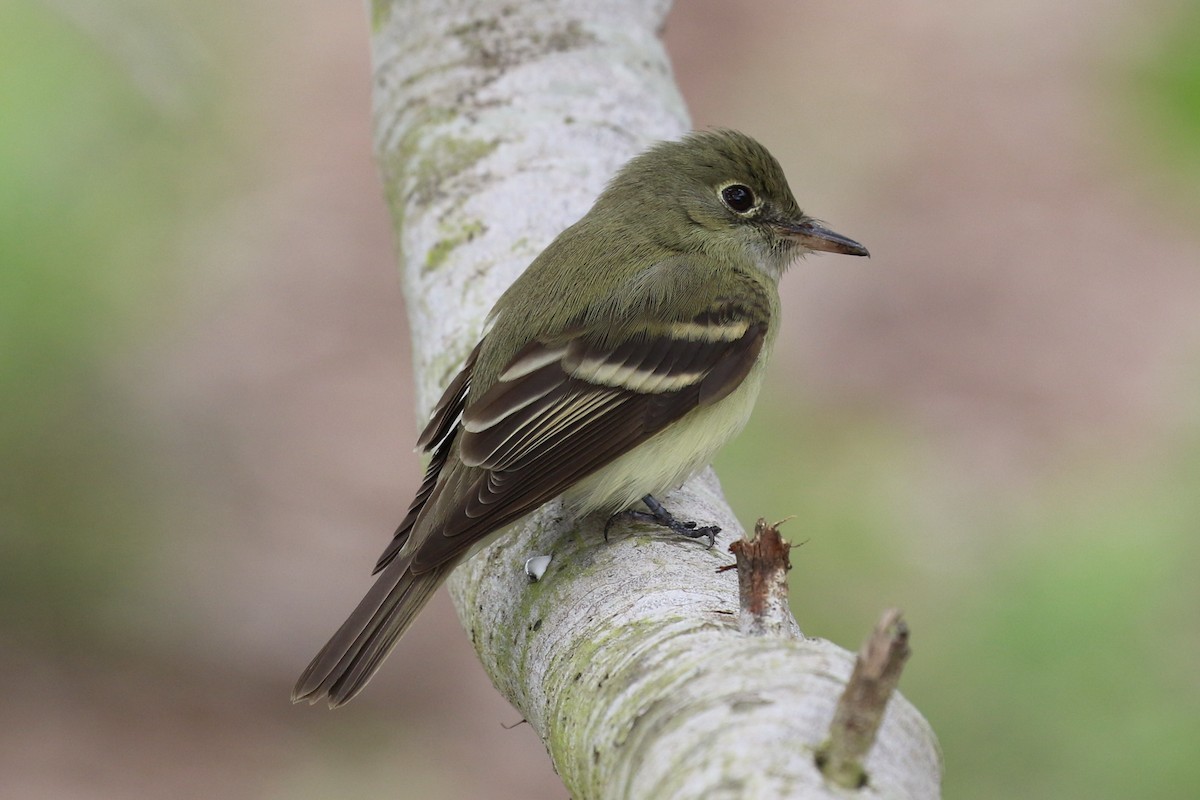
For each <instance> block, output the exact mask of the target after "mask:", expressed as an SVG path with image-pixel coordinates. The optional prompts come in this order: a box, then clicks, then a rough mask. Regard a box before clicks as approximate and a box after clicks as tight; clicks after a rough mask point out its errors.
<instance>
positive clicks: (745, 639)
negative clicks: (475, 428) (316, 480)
mask: <svg viewBox="0 0 1200 800" xmlns="http://www.w3.org/2000/svg"><path fill="white" fill-rule="evenodd" d="M668 7H669V2H668V1H667V0H640V1H639V0H605V2H596V0H562V1H561V2H550V1H549V0H541V1H539V2H530V1H525V2H519V3H514V2H508V3H504V2H482V1H480V2H447V1H446V0H411V1H410V2H405V3H398V2H384V1H383V0H376V2H374V3H373V5H372V20H373V27H374V37H373V52H374V62H375V109H376V110H375V131H376V141H377V147H378V151H379V158H380V162H381V166H382V169H383V172H384V180H385V184H386V186H387V190H388V194H389V199H390V201H391V207H392V210H393V215H394V219H395V222H396V231H397V236H398V238H399V242H400V246H399V250H400V254H399V257H400V263H401V266H402V270H403V275H404V278H403V280H404V287H405V292H406V296H407V298H408V304H409V318H410V320H411V323H412V334H413V336H412V340H413V354H414V355H413V363H414V371H415V373H416V389H417V395H418V406H419V407H420V408H423V409H428V408H430V407H431V405H432V404H433V402H434V401H435V400H436V398H437V397H438V395H439V394H440V392H441V390H442V387H443V386H444V384H445V382H446V381H447V380H448V379H449V377H450V376H451V375H452V374H453V372H454V371H455V370H456V369H457V367H458V365H459V364H460V363H461V361H462V359H463V357H464V356H465V355H466V353H467V352H468V351H469V349H470V348H471V347H472V346H473V344H474V343H475V341H476V340H477V338H478V336H479V333H480V330H481V325H482V321H483V318H484V316H485V314H486V312H487V311H488V309H489V308H490V307H491V305H492V303H493V302H494V301H495V299H496V298H497V297H498V296H499V295H500V293H501V292H502V291H503V289H504V288H505V287H506V286H507V285H508V284H509V283H510V282H511V281H512V280H513V279H514V278H515V277H516V276H517V275H518V274H519V273H520V271H521V270H522V269H523V268H524V267H525V266H526V265H527V264H528V263H529V261H530V260H532V258H533V256H534V255H536V254H537V252H538V251H539V250H540V249H541V248H542V247H544V246H545V245H546V244H547V243H548V242H549V241H550V240H551V239H552V238H553V237H554V235H555V234H557V233H558V232H559V231H560V230H562V229H563V228H564V227H566V226H567V225H568V224H570V223H571V222H573V221H575V220H576V219H577V218H579V217H580V216H581V215H582V214H583V213H585V212H586V211H587V209H588V207H589V206H590V204H591V202H592V200H593V199H594V198H595V196H596V195H597V194H598V193H599V191H600V189H601V188H602V187H603V185H604V182H605V181H606V180H607V179H608V177H609V176H611V175H612V173H613V172H614V171H615V170H616V169H617V168H618V167H619V166H620V165H621V164H622V163H624V162H625V161H626V160H627V159H628V158H629V157H631V156H633V155H634V154H636V153H637V152H639V151H640V150H641V149H642V148H643V147H645V146H646V145H647V144H649V143H650V142H652V141H655V140H659V139H666V138H675V137H677V136H678V135H679V134H681V133H683V132H684V131H685V130H686V129H687V127H688V120H687V114H686V111H685V109H684V106H683V102H682V100H681V98H680V96H679V94H678V91H677V89H676V88H675V85H674V82H673V79H672V77H671V74H670V68H669V66H668V63H667V59H666V55H665V52H664V51H663V48H662V45H661V43H660V42H659V41H658V39H657V36H656V32H657V30H658V28H659V27H660V26H661V24H662V20H663V17H664V15H665V14H666V11H667V9H668ZM667 502H668V503H669V507H670V508H671V509H672V510H673V511H674V512H675V513H677V514H678V515H680V516H681V517H683V518H686V519H696V520H700V521H702V522H703V523H712V522H715V523H717V524H719V525H720V526H721V527H722V528H723V533H722V534H721V536H720V537H719V538H718V541H717V545H716V547H714V548H713V549H712V550H705V549H704V548H703V546H702V545H700V544H698V543H696V542H691V541H681V540H677V539H674V538H672V537H671V536H670V535H659V534H655V533H653V532H650V531H646V530H639V531H634V532H631V530H630V529H629V528H628V527H623V526H616V527H614V532H615V535H614V537H613V540H612V541H611V542H609V543H607V544H606V543H605V542H604V540H603V536H602V528H603V520H599V519H585V520H582V521H574V520H570V519H565V518H564V517H563V515H562V514H561V509H560V506H559V505H558V504H557V503H551V504H549V505H548V506H546V507H544V508H543V509H541V510H540V511H538V512H536V513H535V514H533V515H531V517H530V518H529V519H528V520H527V521H526V522H525V523H524V524H522V525H519V526H517V529H516V530H514V532H513V533H512V534H511V535H509V536H505V537H502V538H501V539H500V540H499V541H497V542H496V543H495V544H494V545H492V546H490V547H488V548H487V549H485V550H484V551H482V552H481V553H479V554H478V555H477V556H476V557H475V558H473V559H472V560H470V561H469V562H468V563H467V564H465V565H464V566H463V567H461V568H460V569H459V570H458V571H457V572H456V573H455V574H454V576H453V578H452V579H451V582H450V585H451V592H452V594H453V597H454V601H455V604H456V606H457V608H458V610H459V615H460V617H461V619H462V622H463V625H464V626H465V627H466V628H467V630H469V631H470V632H471V638H472V641H473V642H474V644H475V647H476V650H477V651H478V653H479V656H480V660H481V661H482V662H483V665H484V667H485V668H486V669H487V671H488V674H489V675H490V676H491V678H492V681H493V683H494V684H495V685H496V687H497V688H498V689H499V690H500V691H501V692H502V693H503V694H504V695H505V697H507V698H508V699H509V700H510V701H511V702H512V703H513V705H515V706H516V707H517V708H518V709H519V710H520V711H521V713H522V714H524V715H525V718H526V719H527V720H529V722H530V724H531V725H532V726H533V727H534V729H535V730H536V731H537V732H538V734H539V735H540V736H541V737H542V738H543V740H544V741H545V742H546V747H547V750H548V752H549V754H550V756H551V758H552V759H553V761H554V765H555V768H556V769H557V770H558V772H559V774H560V775H561V776H562V777H563V780H564V781H565V783H566V785H567V787H568V789H569V790H570V792H571V795H572V797H574V798H576V800H587V799H588V798H698V797H705V798H725V797H730V798H732V797H746V798H770V797H844V796H847V795H848V794H852V793H850V792H846V791H843V790H838V789H835V788H833V787H830V786H828V785H826V783H825V782H824V781H823V780H822V778H821V775H820V773H819V772H818V771H817V769H816V767H815V766H814V762H813V753H814V751H815V749H816V748H817V747H818V746H819V745H820V744H821V742H822V741H823V740H824V739H825V737H826V735H827V733H828V729H829V723H830V720H831V719H832V716H833V711H834V706H835V704H836V702H837V698H838V695H839V693H840V691H841V689H842V687H843V685H844V683H845V680H846V678H847V677H848V676H849V674H850V671H851V669H852V666H853V662H854V657H853V655H852V654H850V653H848V652H846V651H844V650H842V649H840V648H838V647H836V646H834V645H832V644H829V643H827V642H823V641H820V640H815V639H805V638H804V637H803V636H800V635H794V636H788V635H780V636H774V637H770V636H762V637H754V636H747V635H744V634H742V633H741V632H739V628H738V589H737V577H736V575H735V573H734V572H732V571H728V572H723V573H718V572H717V568H718V567H720V566H722V565H724V564H727V563H730V562H731V561H732V559H731V557H730V556H729V555H728V551H727V549H728V546H729V544H730V542H731V541H733V540H734V539H736V538H738V537H740V535H741V528H740V526H739V525H738V523H737V521H736V520H735V519H734V518H733V517H732V514H731V512H730V510H729V508H728V506H727V505H726V504H725V502H724V501H723V499H722V498H721V495H720V488H719V486H718V484H717V481H716V477H715V476H714V475H713V474H712V472H711V471H708V472H706V473H705V474H704V475H702V476H700V477H698V478H697V479H695V480H693V481H691V482H690V483H689V484H688V485H687V486H686V487H685V488H684V489H682V490H680V491H679V492H676V493H673V494H671V495H669V496H668V497H667ZM545 553H552V554H553V561H552V562H551V564H550V566H549V568H548V570H547V571H546V574H545V576H544V577H543V579H542V580H541V581H539V582H537V583H534V582H531V581H530V579H529V578H528V577H526V575H525V574H524V572H523V570H522V566H523V564H524V563H525V561H526V559H527V558H528V557H529V556H532V555H538V554H545ZM787 627H788V626H783V629H785V630H786V629H787ZM866 769H867V772H868V774H869V778H870V785H869V786H868V788H867V789H864V790H863V791H862V794H866V795H869V796H878V797H912V798H929V797H936V796H937V795H938V787H939V781H940V757H939V754H938V750H937V745H936V741H935V739H934V737H933V734H932V732H931V731H930V729H929V727H928V725H927V723H926V722H925V721H924V719H923V718H922V717H921V716H920V714H919V713H918V712H917V711H916V710H915V709H914V708H913V707H912V706H911V705H910V704H909V703H908V702H907V701H906V700H904V699H903V698H902V697H898V696H897V697H896V698H895V699H894V700H893V702H892V704H891V705H890V707H889V710H888V713H887V716H886V719H885V721H884V724H883V726H882V728H881V730H880V734H879V738H878V740H877V742H876V744H875V746H874V748H873V749H872V751H871V753H870V756H869V757H868V759H867V762H866Z"/></svg>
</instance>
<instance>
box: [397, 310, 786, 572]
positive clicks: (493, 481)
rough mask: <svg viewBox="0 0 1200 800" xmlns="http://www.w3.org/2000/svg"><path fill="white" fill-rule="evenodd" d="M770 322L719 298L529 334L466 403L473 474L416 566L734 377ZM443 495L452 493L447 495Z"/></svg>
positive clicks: (506, 517) (719, 390) (750, 361)
mask: <svg viewBox="0 0 1200 800" xmlns="http://www.w3.org/2000/svg"><path fill="white" fill-rule="evenodd" d="M766 328H767V322H766V320H765V319H762V318H761V317H760V316H758V315H756V314H754V313H752V312H751V311H750V310H748V309H747V308H745V307H743V305H742V304H740V303H737V302H734V301H730V300H724V299H722V300H719V301H717V302H715V303H714V304H712V305H711V306H710V307H709V308H708V309H706V310H704V311H702V312H701V313H699V314H697V315H695V316H694V317H692V318H690V319H686V320H681V321H674V322H650V321H647V322H646V323H645V324H644V325H642V326H638V325H634V326H630V329H631V330H633V331H634V332H633V333H630V334H628V335H627V336H625V337H624V338H620V339H618V340H617V341H615V342H614V341H611V339H612V336H611V335H610V334H608V333H607V332H595V333H592V332H588V331H582V330H580V331H575V332H572V333H568V334H564V335H563V336H561V337H556V338H555V339H554V340H552V341H534V342H531V343H530V344H529V345H527V346H526V347H525V348H524V349H522V350H521V351H520V352H519V353H518V354H517V355H516V356H515V357H514V358H513V359H512V361H511V362H510V363H509V364H508V365H507V366H506V367H505V369H504V370H502V371H501V373H500V375H499V378H498V379H497V381H496V383H495V384H494V385H493V386H492V387H491V388H490V389H489V390H488V391H487V392H485V393H484V394H483V395H482V396H480V397H478V398H475V399H472V400H471V402H470V403H469V405H467V406H466V407H465V409H464V410H463V416H462V429H461V431H462V432H461V439H460V448H461V450H460V456H461V459H462V462H463V464H464V466H466V467H470V468H475V471H474V474H475V475H477V477H475V478H474V480H473V482H471V483H470V484H469V485H466V486H463V487H462V488H461V490H460V491H458V492H456V494H457V497H456V498H454V502H455V503H456V504H457V505H456V506H455V507H454V508H452V509H447V510H446V511H445V512H443V513H442V514H440V516H441V517H442V520H443V522H442V524H441V525H440V526H439V528H440V530H439V532H438V535H436V536H432V537H431V538H430V540H429V541H426V542H423V543H422V544H421V547H420V548H419V550H418V552H417V553H415V554H414V557H413V562H412V569H414V570H417V571H420V570H424V569H429V568H432V567H433V566H436V565H437V564H440V563H443V562H445V561H447V560H449V559H451V558H454V557H456V556H458V555H461V554H462V553H463V552H464V551H465V550H466V549H468V548H469V547H470V546H471V544H473V543H474V542H475V541H477V540H478V539H479V538H480V537H482V536H484V535H486V534H487V533H489V532H491V531H493V530H496V529H497V528H499V527H501V526H503V525H506V524H508V523H509V522H512V521H514V520H516V519H518V518H520V517H521V516H523V515H524V514H526V513H528V512H529V511H531V510H533V509H534V508H537V507H538V506H539V505H541V504H542V503H545V502H546V501H548V500H550V499H552V498H553V497H555V496H557V495H559V494H561V493H562V492H563V491H565V490H566V489H567V488H569V487H570V486H571V485H572V484H574V483H575V482H576V481H578V480H580V479H581V478H583V477H585V476H587V475H588V474H590V473H592V472H594V471H596V470H597V469H599V468H600V467H603V466H604V465H606V464H608V463H609V462H611V461H613V460H614V459H616V458H617V457H618V456H620V455H622V454H624V453H626V452H628V451H629V450H631V449H632V448H634V447H636V446H637V445H639V444H641V443H642V442H644V441H645V440H647V439H648V438H650V437H651V436H653V435H654V434H656V433H658V432H659V431H661V430H662V429H663V428H665V427H666V426H667V425H669V424H670V423H672V422H674V421H676V420H678V419H679V418H681V417H683V416H684V415H685V414H687V413H688V412H689V411H691V410H693V409H695V408H698V407H701V406H704V405H708V404H710V403H714V402H716V401H718V400H720V399H722V398H723V397H725V396H726V395H728V394H729V393H730V392H732V391H733V390H734V389H736V388H737V386H738V385H739V384H741V382H742V380H744V379H745V377H746V375H747V373H749V371H750V369H751V367H752V366H753V365H754V362H755V360H756V359H757V358H758V354H759V351H760V350H761V348H762V345H763V340H764V337H765V335H766ZM447 499H449V498H447Z"/></svg>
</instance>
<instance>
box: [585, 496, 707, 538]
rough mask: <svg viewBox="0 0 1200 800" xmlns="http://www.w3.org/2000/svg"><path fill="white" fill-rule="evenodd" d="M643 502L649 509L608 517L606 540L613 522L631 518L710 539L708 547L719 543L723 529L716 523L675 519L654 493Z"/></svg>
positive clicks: (605, 526)
mask: <svg viewBox="0 0 1200 800" xmlns="http://www.w3.org/2000/svg"><path fill="white" fill-rule="evenodd" d="M642 502H643V503H645V504H646V508H648V509H650V510H649V511H635V510H632V509H631V510H629V511H621V512H619V513H617V514H613V515H612V516H611V517H609V518H608V522H607V523H605V525H604V541H608V529H609V528H610V527H611V526H612V524H613V522H614V521H615V520H616V519H618V518H621V519H631V520H633V521H635V522H648V523H651V524H654V525H661V526H662V527H664V528H669V529H670V530H671V532H672V533H675V534H677V535H679V536H686V537H687V538H688V539H708V545H707V547H708V549H710V550H711V549H712V546H713V545H714V544H716V543H717V534H718V533H720V532H721V529H720V528H719V527H718V526H716V525H704V526H700V525H697V524H696V523H695V522H680V521H679V520H677V519H675V517H674V515H672V514H671V512H670V511H667V510H666V509H665V508H663V504H662V503H660V502H658V500H657V499H656V498H655V497H654V496H653V495H649V494H648V495H646V496H645V497H643V498H642Z"/></svg>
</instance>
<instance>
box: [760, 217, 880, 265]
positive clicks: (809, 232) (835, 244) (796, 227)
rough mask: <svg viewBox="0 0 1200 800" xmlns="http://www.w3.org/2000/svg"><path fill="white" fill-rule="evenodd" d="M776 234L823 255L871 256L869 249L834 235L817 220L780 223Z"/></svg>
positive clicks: (776, 228) (836, 234) (851, 240)
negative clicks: (818, 251)
mask: <svg viewBox="0 0 1200 800" xmlns="http://www.w3.org/2000/svg"><path fill="white" fill-rule="evenodd" d="M775 232H776V233H778V234H779V235H780V236H783V237H785V238H787V239H791V240H792V241H794V242H797V243H798V244H801V245H804V246H805V247H807V248H808V249H809V250H820V251H821V252H823V253H842V254H844V255H848V256H870V255H871V254H870V253H869V252H867V248H865V247H863V246H862V245H861V244H859V243H858V242H856V241H854V240H853V239H850V238H848V237H846V236H842V235H841V234H840V233H834V232H833V231H831V230H829V229H828V228H825V227H822V226H821V225H819V224H818V223H817V222H816V220H811V219H804V220H802V221H800V222H779V223H776V224H775Z"/></svg>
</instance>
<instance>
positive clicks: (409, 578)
mask: <svg viewBox="0 0 1200 800" xmlns="http://www.w3.org/2000/svg"><path fill="white" fill-rule="evenodd" d="M408 567H409V565H408V563H407V560H404V561H400V560H397V561H393V562H391V563H390V564H388V566H387V567H386V568H385V569H384V570H383V572H381V573H380V575H379V578H378V579H377V580H376V581H375V585H374V586H372V587H371V589H370V591H368V592H367V595H366V597H364V598H363V599H362V602H360V603H359V604H358V607H357V608H355V609H354V611H353V612H352V613H351V614H350V616H349V618H348V619H347V620H346V621H345V622H344V623H342V627H340V628H338V631H337V633H335V634H334V635H333V638H331V639H330V640H329V642H328V643H327V644H326V645H325V646H324V647H323V648H321V652H319V653H317V657H316V658H314V659H313V660H312V663H311V664H309V665H308V667H307V668H306V669H305V670H304V673H303V674H302V675H301V676H300V679H299V680H298V681H296V687H295V688H294V689H292V702H293V703H299V702H301V701H307V702H309V703H317V702H320V701H321V700H326V701H327V702H328V703H329V707H330V708H336V707H338V706H340V705H342V704H344V703H347V702H349V701H350V699H351V698H353V697H354V696H355V695H356V694H358V693H359V692H360V691H362V688H363V687H364V686H366V684H367V681H369V680H370V679H371V676H372V675H374V674H375V671H376V670H377V669H379V665H380V664H381V663H382V662H383V659H384V657H385V656H387V654H388V653H389V652H391V649H392V648H393V647H394V646H395V644H396V641H397V640H398V639H399V638H400V635H401V634H402V633H404V631H405V630H407V629H408V626H409V625H410V624H412V621H413V619H415V618H416V616H417V612H419V611H420V610H421V609H422V608H423V607H424V606H425V604H426V603H427V602H429V598H430V597H432V596H433V593H434V591H435V590H436V589H437V587H438V586H440V585H441V584H442V581H444V580H445V579H446V576H447V575H449V574H450V571H451V570H452V569H454V567H455V563H449V564H443V565H439V566H437V567H434V568H433V569H430V570H428V571H426V572H421V573H416V574H414V573H413V572H412V571H411V570H410V569H409V568H408Z"/></svg>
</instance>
